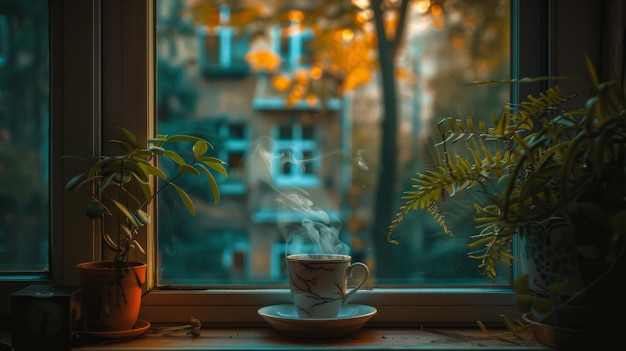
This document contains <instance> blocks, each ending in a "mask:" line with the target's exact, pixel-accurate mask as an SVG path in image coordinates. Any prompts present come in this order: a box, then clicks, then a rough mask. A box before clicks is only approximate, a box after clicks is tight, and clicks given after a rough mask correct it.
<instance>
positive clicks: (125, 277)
mask: <svg viewBox="0 0 626 351" xmlns="http://www.w3.org/2000/svg"><path fill="white" fill-rule="evenodd" d="M119 129H120V130H121V132H122V133H123V136H124V138H121V139H113V140H109V141H108V143H107V145H106V146H105V148H116V149H117V152H114V153H112V154H103V155H100V156H99V157H97V158H96V159H95V160H93V161H92V162H91V163H90V164H89V167H88V168H87V169H86V170H85V172H82V173H80V174H77V175H75V176H74V177H72V178H71V179H70V180H69V181H68V182H67V183H66V190H68V191H75V190H77V189H80V188H82V187H89V188H90V189H91V195H90V198H89V199H86V200H85V202H86V204H87V205H86V208H85V214H86V216H87V217H88V218H90V219H92V220H94V221H96V222H97V224H98V225H97V226H96V227H97V228H98V231H99V233H98V235H99V236H100V238H101V241H102V244H103V247H106V248H108V249H110V250H112V251H113V254H114V256H113V258H112V259H111V260H108V261H99V262H84V263H80V264H78V266H77V269H78V282H79V287H80V290H81V293H80V299H81V304H80V306H81V307H80V311H81V316H80V320H81V322H82V323H81V324H82V329H84V330H87V331H98V332H101V331H123V330H130V329H132V328H133V326H134V324H135V322H136V321H137V317H138V314H139V307H140V304H141V296H142V292H143V283H145V279H146V264H145V263H143V262H135V261H130V260H129V253H130V252H131V251H132V250H139V251H141V252H142V253H144V254H145V250H144V249H143V247H142V246H141V244H140V243H139V241H138V240H137V237H138V235H140V234H141V233H142V230H141V229H142V227H144V226H145V225H147V224H149V223H150V215H149V213H148V212H149V208H150V205H151V203H152V201H153V200H154V199H155V198H156V197H157V195H158V194H159V193H161V192H162V191H163V190H164V189H166V188H173V189H175V190H176V192H177V194H178V195H179V197H180V199H181V200H182V202H183V203H184V204H185V207H186V208H187V210H188V211H189V212H190V213H191V214H193V215H195V212H196V210H195V206H194V203H193V202H192V199H191V197H190V196H189V194H188V193H187V192H186V191H185V190H184V189H183V188H182V187H181V186H180V185H178V182H179V181H180V180H181V179H182V178H183V177H184V175H193V176H201V175H204V177H206V179H207V181H208V183H209V186H210V191H211V192H212V194H213V198H214V201H215V203H216V204H217V203H218V202H219V201H220V191H219V188H218V184H217V181H216V179H215V178H214V176H213V174H212V172H213V171H217V172H219V173H221V174H223V175H224V176H228V174H227V171H226V168H225V167H224V165H225V163H224V162H223V161H222V160H220V159H219V158H216V157H212V156H208V155H207V152H208V151H209V149H210V148H211V147H212V145H211V144H210V143H209V142H208V141H207V140H205V139H202V138H199V137H196V136H192V135H172V136H168V135H164V134H159V135H157V136H156V137H154V138H151V139H148V140H145V141H143V142H141V141H139V140H137V138H136V137H135V135H133V134H132V133H131V132H130V131H129V130H127V129H125V128H119ZM177 144H180V145H181V146H182V145H185V146H187V145H189V149H188V150H185V151H188V155H187V154H185V153H183V152H178V151H174V145H177ZM185 157H187V159H185ZM159 160H161V161H165V160H169V161H173V163H174V164H175V165H176V170H175V171H174V172H172V173H173V174H168V169H167V167H166V166H167V165H166V162H159V163H158V164H157V161H159ZM170 163H171V162H170Z"/></svg>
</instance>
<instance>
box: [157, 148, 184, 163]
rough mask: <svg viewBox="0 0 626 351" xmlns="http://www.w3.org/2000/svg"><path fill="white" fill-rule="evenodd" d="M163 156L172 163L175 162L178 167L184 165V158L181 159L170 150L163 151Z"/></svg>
mask: <svg viewBox="0 0 626 351" xmlns="http://www.w3.org/2000/svg"><path fill="white" fill-rule="evenodd" d="M163 156H165V157H167V158H169V159H171V160H172V161H174V162H176V164H178V165H179V166H180V165H184V164H185V163H186V162H185V159H184V158H182V157H181V156H180V155H179V154H177V153H175V152H174V151H171V150H165V151H164V152H163Z"/></svg>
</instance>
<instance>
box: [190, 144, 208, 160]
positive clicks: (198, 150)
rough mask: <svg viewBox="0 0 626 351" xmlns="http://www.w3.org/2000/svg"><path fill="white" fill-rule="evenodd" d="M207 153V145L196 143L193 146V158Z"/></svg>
mask: <svg viewBox="0 0 626 351" xmlns="http://www.w3.org/2000/svg"><path fill="white" fill-rule="evenodd" d="M207 151H209V145H208V144H207V143H206V142H205V141H196V143H195V144H193V156H194V158H196V159H197V158H198V157H200V156H202V155H204V154H205V153H206V152H207Z"/></svg>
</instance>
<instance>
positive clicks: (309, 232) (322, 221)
mask: <svg viewBox="0 0 626 351" xmlns="http://www.w3.org/2000/svg"><path fill="white" fill-rule="evenodd" d="M276 201H277V202H278V203H279V209H280V211H279V213H280V214H279V223H278V226H279V229H280V232H281V234H282V235H283V237H284V238H285V241H286V252H285V253H286V254H287V255H289V254H292V253H311V254H312V253H317V254H320V253H325V254H331V253H332V254H344V255H348V254H349V253H350V247H349V246H348V245H346V244H344V243H343V242H342V241H341V240H340V239H339V235H340V234H341V221H340V220H339V219H338V218H332V219H331V216H330V215H329V214H328V213H326V212H325V211H323V210H322V209H320V208H317V207H315V206H314V205H313V202H312V201H311V200H310V199H309V198H307V197H305V196H303V195H302V194H295V193H292V194H281V195H279V196H278V198H277V199H276Z"/></svg>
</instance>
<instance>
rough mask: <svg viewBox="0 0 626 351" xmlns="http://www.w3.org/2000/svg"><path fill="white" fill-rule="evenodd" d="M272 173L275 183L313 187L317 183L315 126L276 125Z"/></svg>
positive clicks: (317, 164)
mask: <svg viewBox="0 0 626 351" xmlns="http://www.w3.org/2000/svg"><path fill="white" fill-rule="evenodd" d="M275 129H276V132H275V134H276V138H274V142H273V149H272V150H273V152H272V154H273V155H276V162H274V163H273V164H272V175H273V177H274V181H275V182H276V184H278V185H286V186H303V187H313V186H318V185H319V184H320V181H319V174H317V170H318V169H319V166H320V161H319V147H318V144H317V141H316V140H315V138H314V137H313V134H314V132H315V126H312V125H303V124H299V123H293V124H285V125H279V126H277V127H275Z"/></svg>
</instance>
